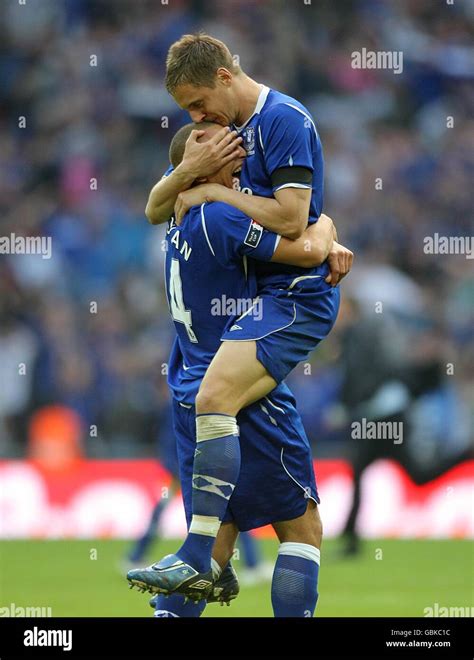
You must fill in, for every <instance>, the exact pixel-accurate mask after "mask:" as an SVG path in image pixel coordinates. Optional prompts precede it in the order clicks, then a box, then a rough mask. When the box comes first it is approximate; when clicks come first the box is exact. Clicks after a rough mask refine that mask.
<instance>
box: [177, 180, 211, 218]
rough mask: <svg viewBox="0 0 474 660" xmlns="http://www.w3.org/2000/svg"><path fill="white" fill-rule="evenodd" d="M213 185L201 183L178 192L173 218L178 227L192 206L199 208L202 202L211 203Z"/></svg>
mask: <svg viewBox="0 0 474 660" xmlns="http://www.w3.org/2000/svg"><path fill="white" fill-rule="evenodd" d="M215 185H216V184H213V183H203V184H202V185H200V186H196V187H195V188H190V189H189V190H184V191H183V192H180V193H179V195H178V197H177V198H176V204H175V205H174V217H175V220H176V224H177V225H178V226H179V225H180V224H181V222H182V220H183V218H184V216H185V215H186V213H187V212H188V211H189V209H190V208H191V207H192V206H200V205H201V204H204V202H211V201H212V191H213V186H215Z"/></svg>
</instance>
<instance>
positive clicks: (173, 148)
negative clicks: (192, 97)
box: [169, 121, 216, 167]
mask: <svg viewBox="0 0 474 660" xmlns="http://www.w3.org/2000/svg"><path fill="white" fill-rule="evenodd" d="M211 126H216V124H214V123H213V122H211V121H201V122H199V123H197V124H195V123H191V124H186V125H185V126H182V127H181V128H180V129H179V131H177V132H176V133H175V135H174V137H173V139H172V140H171V144H170V153H169V156H170V163H171V165H172V166H173V167H178V165H179V164H180V163H181V161H182V160H183V154H184V148H185V146H186V140H187V139H188V137H189V136H190V135H191V133H192V132H193V131H205V130H206V128H210V127H211Z"/></svg>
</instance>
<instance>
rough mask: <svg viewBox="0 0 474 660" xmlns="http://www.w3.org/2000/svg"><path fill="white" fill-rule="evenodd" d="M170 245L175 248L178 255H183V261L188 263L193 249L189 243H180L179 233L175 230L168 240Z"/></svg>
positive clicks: (184, 241)
mask: <svg viewBox="0 0 474 660" xmlns="http://www.w3.org/2000/svg"><path fill="white" fill-rule="evenodd" d="M170 241H171V243H172V244H173V245H174V246H175V248H176V249H177V250H179V253H180V254H182V255H183V257H184V260H185V261H189V258H190V256H191V253H192V251H193V248H192V247H191V246H190V245H189V243H188V242H187V241H186V240H185V239H183V240H182V242H181V233H180V232H179V231H178V230H176V231H175V232H174V234H173V236H172V237H171V239H170Z"/></svg>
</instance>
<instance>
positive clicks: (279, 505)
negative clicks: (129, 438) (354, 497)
mask: <svg viewBox="0 0 474 660" xmlns="http://www.w3.org/2000/svg"><path fill="white" fill-rule="evenodd" d="M173 415H174V427H175V433H176V441H177V448H178V460H179V472H180V480H181V488H182V493H183V500H184V509H185V512H186V521H187V524H188V527H189V525H190V523H191V515H192V474H193V462H194V450H195V448H196V432H195V409H194V406H189V405H188V404H183V403H179V402H177V401H173ZM237 422H238V425H239V428H240V449H241V457H242V460H241V468H240V475H239V479H238V482H237V484H236V486H235V489H234V492H233V493H232V496H231V498H230V500H229V506H228V508H227V512H226V515H225V517H224V520H223V522H230V521H233V522H235V523H236V525H237V527H238V528H239V530H240V531H242V532H244V531H247V530H249V529H255V528H256V527H261V526H262V525H268V524H270V523H274V522H280V521H283V520H293V518H298V517H299V516H302V515H303V514H304V512H305V511H306V507H307V505H308V499H312V500H314V501H315V502H317V503H319V496H318V492H317V488H316V480H315V477H314V470H313V459H312V455H311V448H310V444H309V441H308V438H307V437H306V433H305V431H304V428H303V424H302V422H301V418H300V416H299V414H298V412H297V410H296V408H295V399H294V397H293V394H292V393H291V392H290V390H289V389H288V387H287V386H286V385H285V384H281V385H279V386H278V387H276V388H275V389H274V390H273V391H272V392H271V393H270V394H269V395H268V396H267V397H265V398H264V399H261V400H260V401H257V403H254V404H253V405H251V406H248V407H247V408H245V409H244V410H242V411H241V412H240V413H239V414H238V415H237Z"/></svg>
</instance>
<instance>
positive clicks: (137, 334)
mask: <svg viewBox="0 0 474 660" xmlns="http://www.w3.org/2000/svg"><path fill="white" fill-rule="evenodd" d="M112 5H113V6H112ZM471 18H472V5H470V4H469V3H455V4H454V5H453V6H445V5H443V4H442V3H441V4H437V3H433V2H431V1H430V0H420V1H419V2H416V3H415V2H409V1H408V0H400V2H397V3H380V2H373V1H372V0H361V1H355V0H347V1H346V2H344V3H343V7H341V5H340V3H335V2H330V1H328V2H325V1H322V2H318V3H313V4H312V6H306V5H303V3H283V2H282V3H279V7H278V11H275V3H274V1H273V0H259V1H258V2H256V1H255V0H238V1H237V0H226V2H222V1H221V0H209V1H207V2H206V3H202V2H198V1H196V0H173V2H172V3H169V5H162V4H161V3H159V2H154V1H151V0H150V1H147V0H146V1H144V2H133V1H132V0H130V1H127V0H121V1H120V2H114V3H110V2H109V1H108V0H94V1H93V2H92V1H90V0H69V1H68V2H64V3H58V2H56V1H55V0H28V2H27V4H26V5H19V3H1V4H0V44H1V46H0V51H1V58H0V79H1V80H2V86H1V87H0V107H1V111H0V213H1V217H2V232H1V233H2V235H9V233H10V232H16V233H18V234H20V233H24V234H26V235H32V234H34V235H37V234H38V235H45V236H51V237H52V239H53V255H52V258H51V259H50V260H44V259H42V258H41V257H36V256H33V255H29V256H27V255H24V256H15V255H9V256H8V257H6V258H4V263H2V264H0V269H1V272H0V274H1V276H2V277H1V278H0V309H2V310H3V311H2V313H1V326H2V329H1V334H0V350H1V351H2V361H1V364H0V377H1V379H2V380H1V382H2V384H3V385H2V387H3V390H2V393H1V395H0V419H1V422H0V429H1V430H0V433H1V436H0V444H1V446H2V448H3V449H4V451H5V453H7V454H8V455H15V456H18V455H22V454H24V452H25V441H26V423H27V420H28V417H29V415H30V414H31V413H34V411H35V410H36V409H37V408H38V407H41V406H43V405H45V404H53V403H59V404H62V405H66V406H68V407H71V408H72V409H74V410H75V411H76V412H77V413H78V414H79V415H80V417H81V419H82V422H83V424H84V426H85V429H86V430H87V429H88V428H90V427H91V426H92V425H96V426H97V429H98V438H97V439H96V440H92V438H91V437H89V435H88V434H87V433H86V440H87V437H89V440H87V444H86V446H87V449H88V451H89V452H96V454H97V453H101V452H102V453H107V454H108V455H137V454H140V453H147V454H148V455H152V454H153V444H154V439H155V430H156V426H157V424H159V420H160V414H161V413H160V409H161V408H162V406H165V405H166V399H165V397H164V396H163V384H164V381H165V379H166V365H165V361H166V355H167V354H168V350H169V343H170V340H171V327H170V325H169V322H168V317H167V314H166V313H165V305H166V302H165V299H164V296H163V286H164V285H163V275H162V271H163V267H162V266H163V253H162V251H161V241H162V235H161V233H160V230H159V229H157V228H153V227H149V226H148V225H147V223H146V220H145V217H144V215H143V209H144V206H145V201H146V195H147V192H148V190H149V189H150V188H151V186H152V184H153V183H154V182H155V181H156V179H157V177H158V176H159V174H160V173H161V172H164V170H165V169H166V167H167V164H168V163H167V153H168V147H169V141H170V136H171V135H172V134H173V132H174V130H175V129H176V128H177V127H178V126H179V125H180V124H181V123H184V122H185V121H186V115H185V113H182V112H181V111H180V110H179V109H178V108H177V107H176V106H175V104H174V103H173V101H172V99H171V98H169V97H168V95H167V94H166V93H165V92H164V88H163V77H164V59H165V54H166V52H167V50H168V47H169V45H170V44H171V43H172V42H173V41H174V40H176V39H177V38H178V37H179V36H181V34H183V33H186V32H190V31H195V30H198V29H201V28H202V29H205V30H207V31H208V32H211V33H212V34H215V35H216V36H217V37H218V38H221V39H223V40H224V41H225V42H226V43H229V44H230V46H231V48H232V50H233V52H234V53H236V54H238V55H239V56H240V58H241V60H242V64H243V65H244V67H245V68H246V69H248V70H249V71H251V72H252V73H253V74H254V76H255V77H257V78H258V77H261V78H262V79H265V80H268V81H270V83H271V84H273V85H274V86H275V87H277V88H279V89H282V90H284V91H287V92H288V93H289V94H291V95H293V96H296V97H297V98H300V99H301V101H302V102H303V103H304V104H305V105H306V106H307V107H308V108H309V110H311V112H312V113H313V114H314V116H315V117H316V119H317V122H318V126H319V128H320V130H321V133H322V136H323V140H324V144H325V157H326V163H327V171H326V197H325V208H326V209H327V211H328V212H329V213H330V215H331V216H333V217H335V218H336V219H337V221H338V229H339V232H340V235H341V238H343V239H344V241H346V242H347V243H348V244H349V245H351V247H353V248H354V249H355V250H356V251H357V254H358V264H357V265H356V268H355V269H354V272H353V275H354V276H355V275H356V273H357V270H358V268H359V267H360V268H362V267H363V265H364V264H368V263H370V264H373V265H374V267H375V268H377V270H374V271H373V272H372V276H371V277H369V278H366V279H365V280H364V281H363V282H361V283H360V287H359V290H360V295H362V296H363V297H365V298H364V299H365V303H366V304H367V303H368V301H369V302H370V301H372V302H373V301H374V296H375V300H381V299H384V297H385V295H386V280H384V279H383V277H384V275H383V274H384V272H386V271H385V270H384V269H386V268H389V269H394V270H396V272H397V273H398V274H399V275H400V276H402V275H405V276H408V278H409V279H410V281H411V282H414V283H416V287H414V288H413V289H412V290H413V292H414V293H413V298H414V300H415V299H416V304H417V305H418V306H421V312H419V313H420V315H421V317H422V318H426V319H429V318H430V317H433V318H434V319H435V322H436V326H437V327H438V328H440V330H439V332H440V335H441V336H440V340H439V345H440V346H442V348H443V356H444V355H445V354H446V355H447V356H448V357H449V360H448V359H446V361H453V362H455V363H456V371H455V375H454V376H453V378H452V380H451V381H449V382H450V384H451V387H450V390H449V391H450V396H451V403H450V405H445V404H446V401H447V400H448V398H449V397H448V396H447V394H446V395H445V396H443V397H442V401H443V405H441V406H439V405H437V404H434V403H433V402H434V399H429V400H428V399H426V398H424V399H420V400H419V401H418V403H419V404H420V406H418V408H417V409H416V410H415V409H413V410H414V411H415V412H416V415H415V417H414V418H413V419H412V420H411V421H410V424H413V426H414V428H415V429H418V428H420V424H421V422H420V420H422V419H426V411H427V410H428V409H429V406H430V405H437V410H442V411H443V412H442V413H440V414H441V415H442V416H443V422H444V425H445V427H446V428H453V427H454V426H455V423H454V419H453V417H454V416H456V419H457V420H459V419H461V420H465V421H463V422H462V424H461V431H460V436H459V437H458V438H454V439H453V441H452V442H453V443H454V444H455V443H458V445H457V446H459V447H461V446H463V447H466V443H468V442H469V439H470V437H471V435H470V434H471V431H470V429H471V428H472V415H473V411H474V403H473V401H472V398H470V395H469V392H470V385H471V382H470V381H471V378H470V372H469V369H468V368H467V367H465V366H461V365H464V363H467V364H469V360H472V354H473V340H472V322H473V317H472V309H474V304H473V302H474V293H473V291H474V289H473V278H472V272H470V270H469V268H468V266H469V264H470V262H468V261H466V259H464V257H463V256H462V255H451V256H449V255H447V256H443V257H442V258H441V256H440V255H427V254H425V253H424V252H423V241H424V238H425V237H426V236H432V235H433V234H434V233H435V232H439V233H441V234H443V235H446V236H449V235H461V236H462V235H470V234H471V233H472V225H471V214H470V207H471V188H472V186H471V184H470V182H471V180H472V178H473V173H474V156H473V154H474V122H473V121H472V119H471V117H472V109H473V99H474V94H473V79H474V71H473V67H472V61H473V57H472V55H473V49H472V39H471V37H470V34H469V27H468V26H469V20H470V19H471ZM295 34H297V35H298V38H297V39H295V38H294V35H295ZM363 47H366V48H369V49H370V48H372V49H374V50H382V51H385V50H387V49H388V48H390V49H394V50H403V52H404V72H403V76H397V75H394V74H393V72H392V71H389V70H368V69H355V68H353V67H352V66H351V54H352V52H353V51H354V50H360V49H361V48H363ZM91 55H95V56H97V61H96V62H94V61H93V60H91ZM449 116H454V117H455V120H454V126H453V128H448V125H447V117H449ZM19 117H25V118H26V126H25V128H20V127H19ZM379 179H380V181H381V182H382V188H381V189H380V186H379V187H378V188H376V185H375V182H376V180H379ZM2 256H3V255H2ZM415 290H416V293H415ZM12 300H14V301H16V302H14V304H13V305H12V304H11V301H12ZM94 302H95V303H97V312H96V313H94V312H92V311H91V303H94ZM407 304H408V303H407ZM400 324H401V327H404V328H405V329H406V328H409V326H410V321H409V319H407V318H404V319H401V320H400ZM399 349H400V351H403V353H402V354H403V359H404V360H406V361H407V362H408V363H410V362H414V360H415V356H413V355H409V353H408V352H407V351H406V347H399ZM397 350H398V349H397ZM3 355H5V358H3ZM369 357H370V356H369ZM369 357H368V358H367V359H369ZM317 359H319V358H317ZM379 359H382V358H379ZM443 359H444V358H443ZM20 362H23V363H25V364H26V363H27V364H28V365H29V367H30V366H31V368H28V369H27V373H26V375H25V376H21V377H20V378H19V377H18V376H17V375H16V373H17V365H18V363H20ZM370 364H371V363H366V364H365V367H364V371H365V372H368V371H370V369H369V367H370ZM313 366H314V369H313V374H312V375H311V376H306V377H302V378H301V379H300V385H301V387H300V391H299V400H301V402H302V408H303V409H306V410H308V411H309V413H311V420H312V421H311V425H312V426H315V425H319V423H320V421H321V420H322V419H323V418H324V409H325V408H326V407H327V405H328V397H329V399H331V400H333V399H334V398H336V397H337V388H338V382H339V378H340V376H339V372H338V368H337V367H336V366H335V364H334V360H332V362H331V359H328V360H327V361H325V365H324V382H325V383H327V384H328V391H327V392H324V393H323V392H321V390H320V389H318V384H315V380H316V379H317V374H318V370H319V371H320V369H319V364H318V363H315V364H314V365H313ZM342 366H343V368H344V364H343V365H342ZM370 377H371V376H370V375H369V374H368V375H367V378H370ZM373 377H375V374H374V376H373ZM297 378H298V376H297ZM309 381H311V384H310V382H309ZM366 385H368V383H366V384H365V385H364V387H365V386H366ZM446 391H447V390H446ZM346 393H347V385H346ZM423 396H425V395H423ZM348 405H353V404H352V403H350V404H348ZM420 411H421V412H420ZM410 414H411V413H410ZM463 429H464V430H463ZM308 432H309V434H310V435H312V436H314V438H315V439H316V440H318V442H321V432H320V428H317V429H314V428H308ZM328 433H329V435H331V433H330V432H328ZM7 437H8V439H9V440H8V442H7ZM418 437H420V434H419V433H418ZM431 437H433V433H432V434H431ZM421 446H424V447H425V448H426V446H427V445H426V442H425V444H423V442H422V443H421V444H420V447H421ZM454 453H455V452H454ZM453 455H454V454H453Z"/></svg>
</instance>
